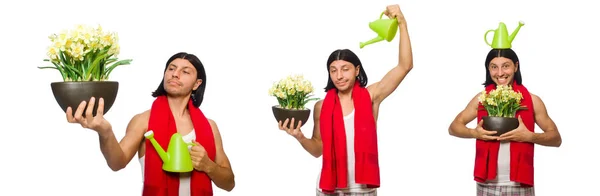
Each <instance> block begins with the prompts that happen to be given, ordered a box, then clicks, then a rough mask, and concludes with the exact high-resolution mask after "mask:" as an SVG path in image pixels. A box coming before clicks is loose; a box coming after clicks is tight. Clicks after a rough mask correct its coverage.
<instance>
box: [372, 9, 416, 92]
mask: <svg viewBox="0 0 600 196" xmlns="http://www.w3.org/2000/svg"><path fill="white" fill-rule="evenodd" d="M388 9H390V8H388ZM398 22H399V24H398V31H400V33H399V34H400V41H399V51H398V65H396V66H395V67H394V68H392V70H390V71H389V72H388V73H387V74H386V75H385V76H384V77H383V78H382V79H381V81H379V82H376V83H373V84H372V85H371V86H370V87H369V92H372V95H371V96H372V99H373V102H375V103H381V102H382V101H383V100H384V99H385V98H387V97H388V96H389V95H390V94H392V92H394V91H395V90H396V88H398V86H399V85H400V83H401V82H402V80H404V78H405V77H406V75H407V74H408V72H410V70H411V69H412V68H413V58H412V48H411V43H410V37H409V36H408V28H407V26H406V20H404V16H402V15H401V13H400V16H399V17H398Z"/></svg>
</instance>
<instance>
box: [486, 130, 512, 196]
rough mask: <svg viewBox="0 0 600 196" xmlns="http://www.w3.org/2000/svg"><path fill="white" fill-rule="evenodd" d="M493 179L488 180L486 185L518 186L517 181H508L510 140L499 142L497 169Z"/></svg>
mask: <svg viewBox="0 0 600 196" xmlns="http://www.w3.org/2000/svg"><path fill="white" fill-rule="evenodd" d="M497 171H498V172H497V175H496V178H495V179H494V180H488V181H487V182H486V183H485V184H486V185H496V186H518V185H519V183H517V182H513V181H510V142H508V141H502V142H500V150H498V170H497Z"/></svg>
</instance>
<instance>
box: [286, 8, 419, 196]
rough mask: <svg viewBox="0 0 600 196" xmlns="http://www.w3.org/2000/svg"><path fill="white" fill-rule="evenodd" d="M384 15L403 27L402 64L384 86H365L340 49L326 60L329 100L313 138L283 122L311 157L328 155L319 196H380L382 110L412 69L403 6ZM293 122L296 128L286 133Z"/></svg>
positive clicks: (322, 104)
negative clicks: (378, 136)
mask: <svg viewBox="0 0 600 196" xmlns="http://www.w3.org/2000/svg"><path fill="white" fill-rule="evenodd" d="M385 14H386V15H387V16H388V17H390V18H396V19H397V20H398V22H399V25H398V26H399V27H398V28H399V32H400V41H399V42H400V43H399V59H398V65H397V66H395V67H394V68H393V69H392V70H391V71H389V72H388V73H387V74H386V75H385V76H384V77H383V79H382V80H381V81H379V82H376V83H373V84H371V85H369V86H368V87H366V85H367V75H366V73H365V71H364V65H363V64H362V63H361V62H360V60H359V58H358V57H357V56H356V55H355V54H354V53H353V52H352V51H350V50H336V51H334V52H333V53H332V54H331V55H330V56H329V59H328V60H327V71H328V72H329V77H328V82H327V87H326V88H325V91H326V92H327V95H326V96H325V99H324V100H321V101H318V102H317V103H316V104H315V108H314V113H313V117H314V118H313V119H314V128H313V134H312V138H306V137H304V134H302V131H301V130H300V125H301V122H298V123H295V122H294V121H295V119H286V120H285V121H284V122H281V121H280V122H279V129H281V130H285V131H286V132H287V133H288V134H290V135H292V136H294V138H296V139H297V140H298V141H299V142H300V144H301V145H302V147H303V148H304V149H305V150H306V151H308V152H309V153H310V154H311V155H313V156H314V157H319V156H321V155H323V166H322V170H321V175H320V177H319V180H318V187H317V195H376V194H377V189H376V188H378V187H379V185H380V183H379V158H378V150H377V130H376V122H377V116H378V113H379V105H380V104H381V102H382V101H383V100H384V99H385V98H386V97H388V96H389V95H390V94H391V93H392V92H393V91H394V90H395V89H396V88H397V87H398V85H400V82H402V80H403V79H404V77H405V76H406V75H407V74H408V72H409V71H410V70H411V69H412V66H413V60H412V49H411V44H410V39H409V36H408V30H407V26H406V20H405V19H404V16H403V15H402V12H401V11H400V8H399V6H398V5H390V6H387V9H386V11H385ZM288 123H290V127H292V128H293V129H286V128H285V127H288V126H287V125H288ZM295 124H296V125H295Z"/></svg>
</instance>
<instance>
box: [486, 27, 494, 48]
mask: <svg viewBox="0 0 600 196" xmlns="http://www.w3.org/2000/svg"><path fill="white" fill-rule="evenodd" d="M492 31H496V30H494V29H490V30H488V31H486V32H485V34H484V35H483V39H484V40H485V43H486V44H487V45H488V46H492V44H490V42H488V40H487V35H488V33H490V32H492Z"/></svg>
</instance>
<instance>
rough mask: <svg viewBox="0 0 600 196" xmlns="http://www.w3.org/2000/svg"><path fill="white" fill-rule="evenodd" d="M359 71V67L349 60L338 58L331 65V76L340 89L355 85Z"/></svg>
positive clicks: (344, 89)
mask: <svg viewBox="0 0 600 196" xmlns="http://www.w3.org/2000/svg"><path fill="white" fill-rule="evenodd" d="M358 73H359V67H358V66H356V67H355V66H354V65H353V64H352V63H350V62H348V61H344V60H336V61H333V62H332V63H331V65H329V77H331V81H333V85H334V86H335V87H336V88H337V89H338V90H339V91H346V90H348V89H349V88H351V87H352V86H354V82H355V81H356V76H358Z"/></svg>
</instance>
